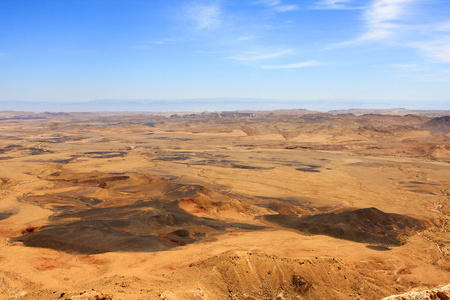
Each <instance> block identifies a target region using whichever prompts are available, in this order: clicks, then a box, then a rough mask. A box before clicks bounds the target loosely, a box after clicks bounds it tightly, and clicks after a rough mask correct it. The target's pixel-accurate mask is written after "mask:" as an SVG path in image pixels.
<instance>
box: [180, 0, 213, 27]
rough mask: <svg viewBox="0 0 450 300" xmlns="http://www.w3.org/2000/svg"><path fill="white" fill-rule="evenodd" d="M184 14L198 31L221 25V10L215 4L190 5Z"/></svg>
mask: <svg viewBox="0 0 450 300" xmlns="http://www.w3.org/2000/svg"><path fill="white" fill-rule="evenodd" d="M185 14H186V17H187V19H188V20H191V21H192V22H194V24H195V26H196V27H197V28H198V29H214V28H217V27H219V26H220V24H221V9H220V6H219V5H218V4H217V3H214V4H201V3H197V2H195V3H191V4H190V5H188V6H187V7H186V11H185Z"/></svg>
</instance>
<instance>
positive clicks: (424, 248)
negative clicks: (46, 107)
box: [0, 109, 450, 300]
mask: <svg viewBox="0 0 450 300" xmlns="http://www.w3.org/2000/svg"><path fill="white" fill-rule="evenodd" d="M449 115H450V112H449V111H406V110H383V111H377V110H354V111H352V110H349V111H333V112H329V113H322V112H317V111H307V110H302V109H292V110H278V111H235V112H211V113H210V112H204V113H125V112H124V113H119V112H117V113H112V112H111V113H72V112H71V113H30V112H17V111H4V112H0V190H1V191H0V265H1V267H0V298H1V299H247V300H250V299H280V300H281V299H382V298H384V297H389V296H392V297H391V298H389V299H449V297H450V285H449V284H450V234H449V231H450V172H449V164H450V116H449ZM404 293H409V294H407V295H403V296H394V295H400V294H404ZM419 294H420V295H421V296H420V297H423V298H414V297H416V296H417V297H419V296H418V295H419ZM414 295H416V296H414ZM408 297H409V298H408Z"/></svg>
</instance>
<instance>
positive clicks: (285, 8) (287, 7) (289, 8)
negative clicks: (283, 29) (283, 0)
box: [273, 4, 298, 12]
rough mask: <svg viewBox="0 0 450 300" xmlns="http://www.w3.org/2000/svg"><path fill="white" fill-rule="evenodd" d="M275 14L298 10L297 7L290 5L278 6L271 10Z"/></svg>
mask: <svg viewBox="0 0 450 300" xmlns="http://www.w3.org/2000/svg"><path fill="white" fill-rule="evenodd" d="M273 9H274V10H275V11H276V12H287V11H293V10H298V5H295V4H291V5H278V6H275V7H274V8H273Z"/></svg>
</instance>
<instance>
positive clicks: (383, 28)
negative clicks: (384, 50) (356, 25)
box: [360, 0, 417, 40]
mask: <svg viewBox="0 0 450 300" xmlns="http://www.w3.org/2000/svg"><path fill="white" fill-rule="evenodd" d="M415 2H417V0H375V1H373V2H372V4H371V5H370V6H368V7H367V8H366V9H365V11H364V20H365V22H366V26H367V29H368V30H367V32H366V33H365V34H364V35H363V36H361V38H360V39H361V40H382V39H387V38H390V37H392V36H393V35H395V33H396V32H398V31H399V30H400V29H402V27H403V24H400V23H399V21H401V20H402V19H403V17H404V16H405V15H407V13H408V10H409V8H410V6H411V5H412V4H413V3H415Z"/></svg>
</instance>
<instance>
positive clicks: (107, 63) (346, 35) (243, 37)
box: [0, 0, 450, 110]
mask: <svg viewBox="0 0 450 300" xmlns="http://www.w3.org/2000/svg"><path fill="white" fill-rule="evenodd" d="M104 99H112V100H133V101H135V100H152V99H153V100H155V99H157V100H167V101H169V102H170V101H172V100H180V99H194V100H192V101H195V99H202V101H205V99H206V100H207V99H211V100H210V101H211V102H212V103H213V107H217V109H220V108H221V107H226V105H227V103H226V102H227V101H228V100H227V99H230V100H229V101H233V103H235V102H236V101H237V102H239V99H255V101H254V102H253V103H255V105H254V106H255V107H254V108H255V109H257V108H258V104H257V103H258V101H257V100H258V99H263V100H264V101H266V102H267V101H269V102H271V103H274V104H275V107H276V103H277V102H279V103H280V106H281V103H286V101H287V102H290V103H295V105H296V106H298V107H299V108H302V107H301V106H302V103H303V104H305V108H309V107H313V106H314V103H315V101H317V103H319V102H320V103H324V102H326V103H328V106H330V108H333V105H334V106H335V107H340V108H343V107H342V106H343V105H344V106H345V104H348V103H350V104H348V105H352V106H353V107H347V108H358V106H359V107H374V108H393V107H406V108H412V109H450V1H449V0H366V1H364V0H359V1H357V0H305V1H294V0H64V1H63V0H53V1H51V0H39V1H36V0H1V1H0V101H13V100H14V101H30V102H39V101H40V102H42V101H47V102H62V103H65V102H85V101H93V100H104ZM283 108H284V107H283ZM0 110H1V104H0Z"/></svg>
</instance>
